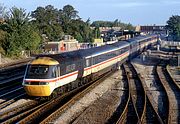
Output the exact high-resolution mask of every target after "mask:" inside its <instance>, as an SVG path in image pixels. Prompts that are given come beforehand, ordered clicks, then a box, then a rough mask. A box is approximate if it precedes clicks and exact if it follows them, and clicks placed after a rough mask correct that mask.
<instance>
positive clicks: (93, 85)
mask: <svg viewBox="0 0 180 124" xmlns="http://www.w3.org/2000/svg"><path fill="white" fill-rule="evenodd" d="M110 74H111V72H108V73H106V74H105V75H103V76H102V77H100V78H99V79H98V80H96V81H93V83H91V85H90V86H88V87H87V88H86V89H84V90H83V91H82V92H80V93H78V94H76V95H75V96H74V97H73V98H72V99H71V100H70V101H68V102H67V103H66V104H64V105H63V106H62V107H60V108H59V109H57V110H56V111H55V112H54V113H52V114H51V115H49V116H48V117H47V118H46V119H44V120H43V121H42V122H41V123H40V124H46V123H50V122H51V123H52V122H53V121H54V120H56V119H57V118H58V117H59V116H60V115H61V114H62V113H63V112H64V111H65V110H66V109H68V108H69V106H72V105H73V104H74V103H75V102H76V101H78V100H79V99H80V98H82V97H83V96H84V95H85V94H87V93H88V92H90V91H91V90H92V89H93V88H94V87H96V86H97V85H98V84H100V83H101V82H102V81H103V80H105V79H106V78H107V77H108V76H109V75H110Z"/></svg>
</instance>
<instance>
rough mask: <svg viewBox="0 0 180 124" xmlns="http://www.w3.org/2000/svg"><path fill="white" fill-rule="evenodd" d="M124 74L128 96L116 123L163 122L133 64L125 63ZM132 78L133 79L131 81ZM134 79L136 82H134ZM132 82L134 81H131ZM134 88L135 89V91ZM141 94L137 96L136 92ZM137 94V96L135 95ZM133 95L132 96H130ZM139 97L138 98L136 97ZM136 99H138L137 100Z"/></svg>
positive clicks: (161, 123)
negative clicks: (126, 80)
mask: <svg viewBox="0 0 180 124" xmlns="http://www.w3.org/2000/svg"><path fill="white" fill-rule="evenodd" d="M125 68H126V74H127V77H128V82H129V89H130V91H129V94H130V95H129V97H128V102H127V103H126V107H125V108H124V111H123V113H122V114H121V116H120V118H119V120H118V121H117V122H116V123H117V124H121V123H132V122H133V123H143V124H144V123H160V124H163V121H162V119H161V117H160V116H159V114H158V112H157V111H156V108H155V107H154V106H153V104H154V101H153V100H152V98H150V96H151V94H150V93H149V92H148V93H146V91H147V87H146V86H145V85H144V84H145V83H144V81H143V79H142V77H141V76H140V75H139V74H137V72H136V70H135V68H134V66H133V65H131V64H128V65H125ZM132 80H134V81H132ZM135 80H136V82H135ZM133 82H134V83H133ZM135 90H136V91H135ZM137 92H138V93H140V94H141V95H139V96H138V93H137ZM135 95H137V96H135ZM132 97H134V98H132ZM138 97H139V98H138ZM136 100H138V101H140V102H137V101H136Z"/></svg>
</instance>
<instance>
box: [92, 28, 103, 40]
mask: <svg viewBox="0 0 180 124" xmlns="http://www.w3.org/2000/svg"><path fill="white" fill-rule="evenodd" d="M93 34H94V38H100V36H101V33H100V30H99V27H95V28H94V30H93Z"/></svg>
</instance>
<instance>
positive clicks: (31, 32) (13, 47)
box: [0, 7, 41, 56]
mask: <svg viewBox="0 0 180 124" xmlns="http://www.w3.org/2000/svg"><path fill="white" fill-rule="evenodd" d="M29 20H30V16H29V14H26V12H25V10H24V9H22V8H20V9H18V8H16V7H13V8H12V9H11V10H10V14H9V16H8V17H7V19H6V23H4V24H1V26H0V27H1V29H2V30H3V31H5V32H7V36H6V38H5V41H4V42H3V43H2V48H3V49H4V50H5V52H6V54H7V55H8V56H20V55H21V52H22V51H25V50H35V49H37V48H38V46H39V43H40V41H41V38H40V36H39V34H38V32H37V31H36V29H35V28H34V27H33V26H32V25H31V24H30V23H29Z"/></svg>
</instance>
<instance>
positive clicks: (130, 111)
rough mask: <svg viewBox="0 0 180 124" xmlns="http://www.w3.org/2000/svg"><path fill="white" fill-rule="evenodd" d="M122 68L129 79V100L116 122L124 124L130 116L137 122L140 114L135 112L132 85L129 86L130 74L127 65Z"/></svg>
mask: <svg viewBox="0 0 180 124" xmlns="http://www.w3.org/2000/svg"><path fill="white" fill-rule="evenodd" d="M122 70H123V72H124V77H125V79H126V80H127V85H128V94H127V96H128V97H127V100H126V101H125V107H124V109H123V112H122V113H121V115H120V116H119V119H118V120H117V121H116V124H122V123H126V122H127V120H128V119H129V118H131V119H133V120H134V122H135V123H137V122H138V115H137V113H136V112H135V108H134V106H133V103H132V98H131V93H130V87H129V80H130V79H129V76H128V72H127V70H126V69H125V66H124V65H122Z"/></svg>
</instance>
